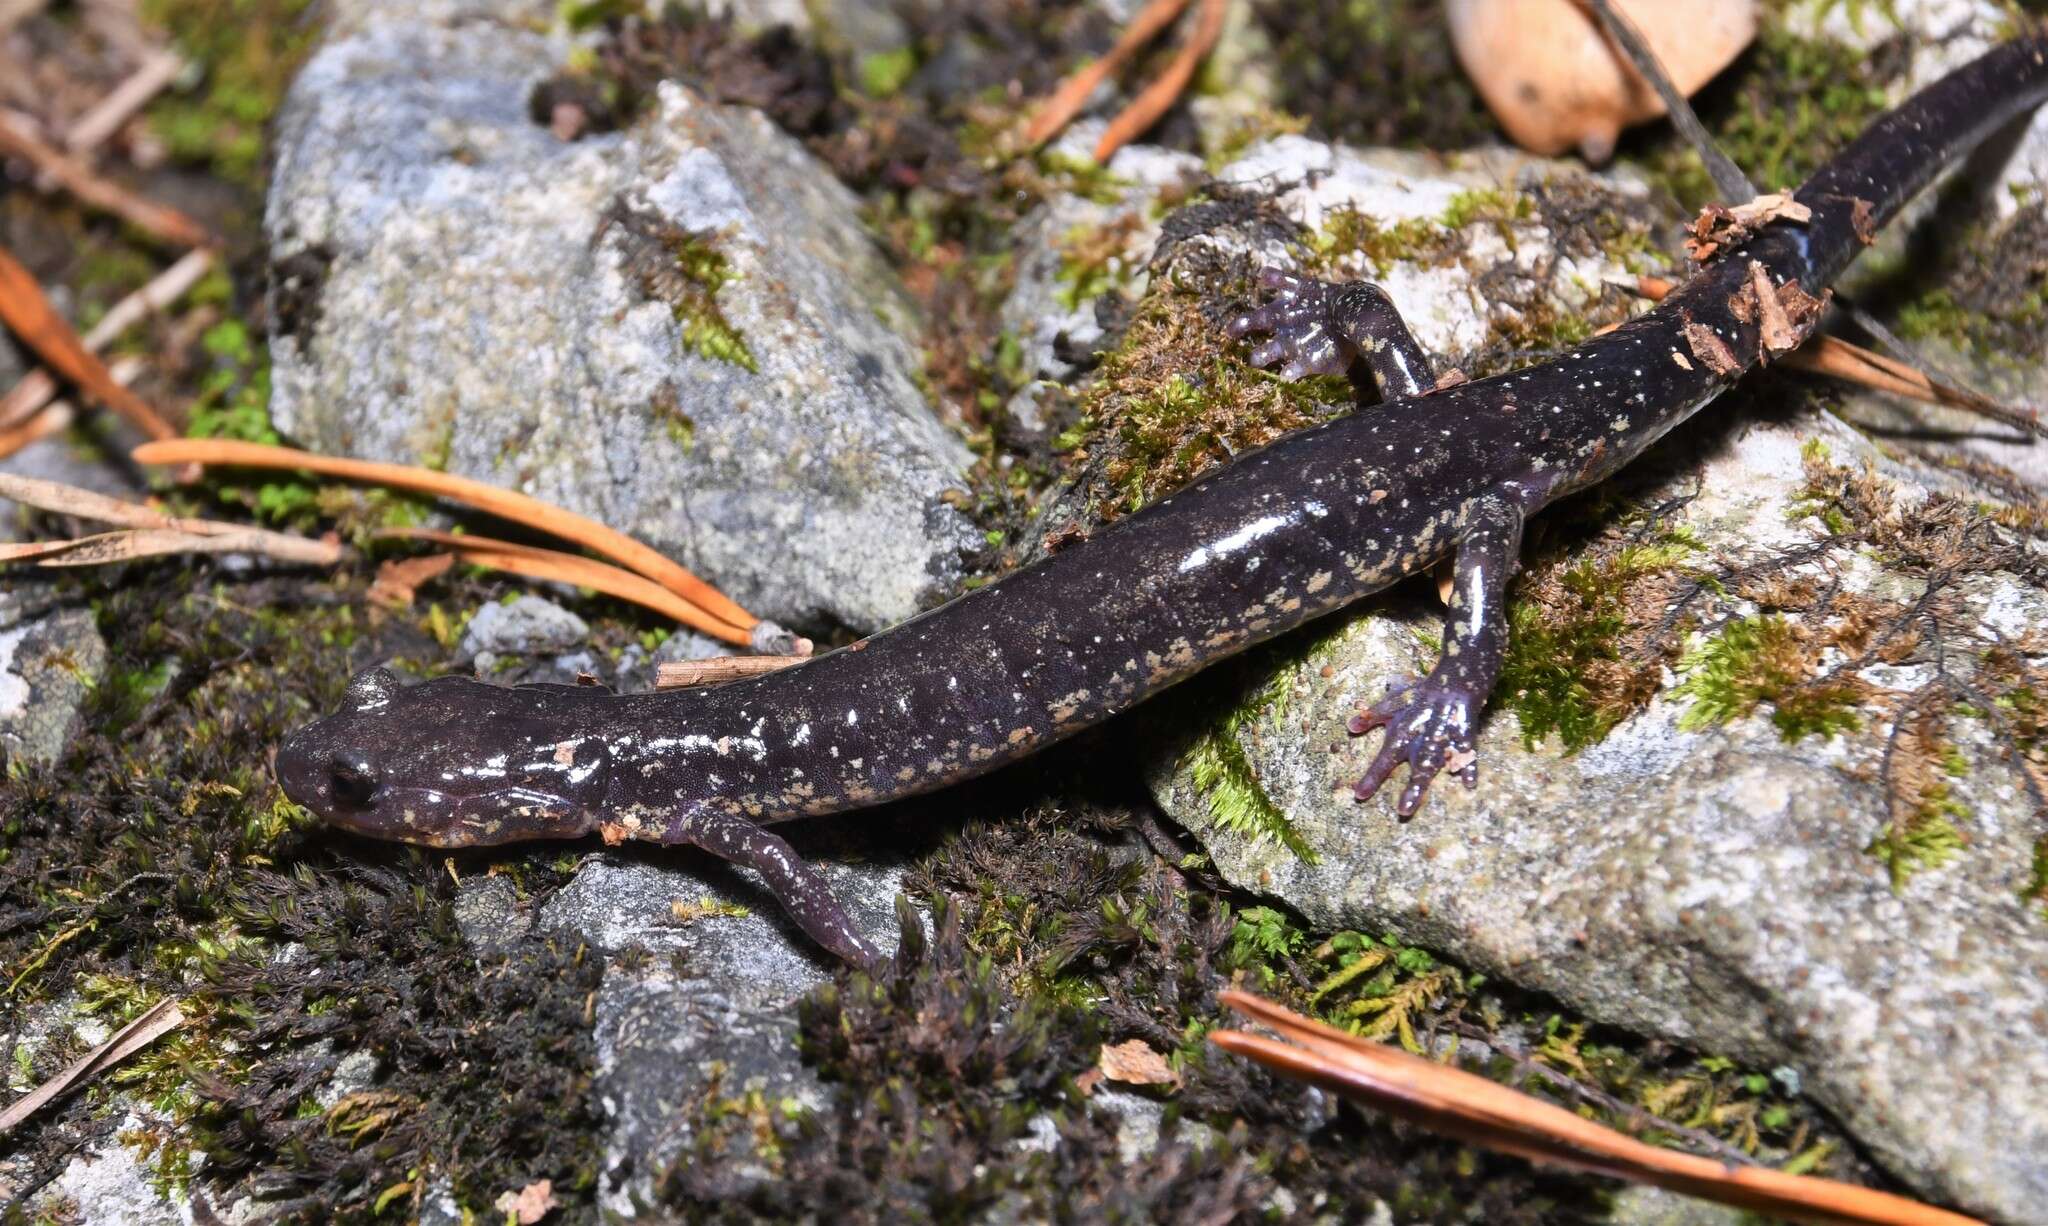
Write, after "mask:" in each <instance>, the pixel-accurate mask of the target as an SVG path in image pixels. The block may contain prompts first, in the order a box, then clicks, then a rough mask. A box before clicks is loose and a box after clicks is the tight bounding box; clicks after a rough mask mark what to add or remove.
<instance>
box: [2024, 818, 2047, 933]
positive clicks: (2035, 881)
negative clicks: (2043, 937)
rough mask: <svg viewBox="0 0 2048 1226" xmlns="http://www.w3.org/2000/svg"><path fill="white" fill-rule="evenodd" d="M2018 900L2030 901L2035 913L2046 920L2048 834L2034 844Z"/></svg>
mask: <svg viewBox="0 0 2048 1226" xmlns="http://www.w3.org/2000/svg"><path fill="white" fill-rule="evenodd" d="M2020 901H2022V902H2026V903H2031V904H2032V905H2033V908H2034V911H2035V913H2036V914H2038V915H2039V916H2040V917H2041V918H2042V919H2044V920H2048V835H2043V836H2042V837H2041V838H2040V839H2039V840H2038V841H2037V842H2035V844H2034V862H2033V863H2032V864H2031V865H2030V866H2029V867H2028V872H2027V884H2026V885H2025V886H2023V887H2021V889H2020Z"/></svg>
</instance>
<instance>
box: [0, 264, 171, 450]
mask: <svg viewBox="0 0 2048 1226" xmlns="http://www.w3.org/2000/svg"><path fill="white" fill-rule="evenodd" d="M0 322H5V323H6V325H7V326H8V327H10V328H12V329H13V330H14V333H15V335H17V336H19V337H20V338H21V339H22V341H23V343H25V344H26V345H28V347H29V348H31V349H33V350H35V351H36V354H37V356H39V357H41V358H42V360H43V361H44V362H45V363H46V364H47V365H49V366H50V368H51V369H53V370H55V371H56V372H57V373H58V374H60V375H62V376H64V377H65V378H66V379H69V380H71V381H72V382H73V383H76V384H77V385H78V386H79V387H80V388H81V389H82V390H83V391H84V392H85V393H86V394H87V395H89V396H91V397H92V398H93V399H94V400H97V401H99V402H100V403H102V404H104V405H106V406H107V407H108V408H110V409H112V410H114V411H115V412H116V413H119V414H120V415H121V416H123V417H125V418H127V419H128V420H129V421H130V422H131V423H133V424H134V426H135V428H136V429H138V430H141V431H142V432H143V433H144V434H147V435H149V436H150V437H151V438H158V439H166V438H175V437H177V434H178V431H177V429H176V428H175V427H174V426H172V425H171V423H170V422H168V421H165V420H164V419H163V417H162V416H161V415H160V414H159V413H158V412H157V411H156V410H155V409H153V408H151V407H149V404H148V402H146V401H144V400H143V399H142V397H140V396H138V395H136V394H135V393H134V392H131V391H129V390H128V389H127V388H125V387H123V386H121V385H120V384H119V383H116V382H115V381H114V378H113V376H112V375H110V374H108V373H107V368H106V367H105V366H104V365H102V364H101V363H100V360H99V359H98V358H96V357H94V356H93V355H92V354H91V353H90V352H88V351H87V349H86V348H85V345H84V344H83V343H81V342H80V340H79V338H78V333H77V332H74V331H73V330H72V328H71V325H70V324H68V323H65V322H64V319H63V317H62V316H60V315H58V314H57V312H56V310H55V308H53V307H51V305H50V300H49V299H48V298H45V297H44V296H43V289H42V287H41V286H40V285H37V284H36V279H35V278H34V277H32V276H30V275H29V271H28V269H26V268H23V267H22V266H21V263H20V261H18V260H16V259H15V258H14V256H13V255H11V254H10V253H9V252H8V251H7V250H6V249H5V248H0Z"/></svg>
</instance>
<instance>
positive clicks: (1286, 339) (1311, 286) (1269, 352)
mask: <svg viewBox="0 0 2048 1226" xmlns="http://www.w3.org/2000/svg"><path fill="white" fill-rule="evenodd" d="M1259 284H1260V286H1262V287H1264V288H1266V289H1269V290H1272V291H1274V293H1273V300H1272V301H1271V302H1268V303H1267V304H1266V305H1265V306H1262V307H1260V308H1258V309H1257V310H1255V311H1250V312H1247V313H1246V314H1243V315H1240V316H1238V317H1237V318H1236V319H1233V320H1231V321H1230V323H1229V325H1228V326H1226V327H1225V328H1224V332H1225V334H1226V335H1228V336H1229V337H1230V338H1231V339H1232V340H1241V339H1243V338H1244V337H1246V336H1249V335H1250V334H1252V333H1254V332H1260V333H1264V334H1265V335H1266V336H1267V338H1268V339H1267V341H1266V343H1265V344H1263V345H1260V346H1259V347H1258V348H1257V349H1254V350H1252V365H1254V366H1271V365H1272V364H1273V363H1275V362H1278V361H1281V360H1282V359H1285V361H1286V365H1284V366H1282V367H1281V368H1280V373H1281V374H1282V375H1285V376H1286V377H1287V378H1289V379H1299V378H1301V377H1302V376H1303V375H1342V374H1351V373H1352V366H1353V364H1354V363H1356V362H1359V361H1363V362H1364V363H1365V366H1366V369H1368V370H1370V371H1371V372H1372V375H1373V378H1374V379H1375V380H1377V381H1378V383H1379V394H1380V398H1381V399H1382V400H1399V399H1401V398H1402V397H1404V396H1419V395H1421V394H1422V393H1423V392H1425V391H1427V390H1428V389H1429V388H1431V387H1434V386H1435V383H1436V381H1435V379H1434V378H1432V377H1431V375H1430V373H1429V354H1428V353H1427V352H1425V351H1424V350H1423V348H1422V345H1421V344H1420V343H1419V342H1417V341H1416V339H1415V334H1414V333H1412V332H1410V331H1408V325H1407V324H1405V323H1403V322H1402V321H1401V312H1400V311H1398V310H1396V309H1395V308H1394V301H1393V299H1391V298H1389V297H1387V291H1385V290H1383V289H1381V288H1380V287H1379V286H1377V285H1374V284H1372V283H1371V282H1369V281H1351V282H1347V283H1345V284H1343V285H1333V284H1331V283H1330V282H1328V281H1318V280H1316V279H1314V278H1313V277H1304V276H1301V275H1300V274H1298V273H1291V272H1288V271H1286V270H1284V269H1279V268H1268V269H1265V270H1263V271H1261V272H1260V273H1259ZM1356 381H1358V380H1357V379H1356V376H1355V375H1354V382H1356ZM1361 390H1363V389H1362V388H1361Z"/></svg>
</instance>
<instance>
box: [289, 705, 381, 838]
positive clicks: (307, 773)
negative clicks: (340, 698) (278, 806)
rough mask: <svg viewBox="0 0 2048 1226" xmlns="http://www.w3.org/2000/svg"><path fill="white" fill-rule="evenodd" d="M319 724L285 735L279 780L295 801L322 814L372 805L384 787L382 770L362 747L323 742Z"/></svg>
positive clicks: (327, 815)
mask: <svg viewBox="0 0 2048 1226" xmlns="http://www.w3.org/2000/svg"><path fill="white" fill-rule="evenodd" d="M320 732H321V728H320V725H318V724H312V725H308V726H307V727H304V728H301V729H299V730H298V731H297V732H295V733H293V734H292V735H291V736H289V737H286V738H285V741H284V744H282V745H280V746H279V747H278V750H277V782H278V785H279V786H280V787H282V788H283V789H284V793H285V795H286V796H289V797H291V799H292V800H293V802H294V803H297V804H301V805H304V806H306V807H307V808H308V809H311V810H313V811H314V812H315V813H318V814H320V815H321V816H322V817H331V816H334V815H336V814H339V813H343V812H348V811H350V810H356V811H361V810H365V809H370V808H373V807H374V806H375V805H376V803H377V800H378V798H379V794H380V793H382V791H383V790H384V776H383V772H382V771H381V770H379V769H378V767H377V764H376V762H375V761H374V760H373V759H372V758H371V757H370V755H369V754H368V753H365V752H364V751H362V750H360V749H336V748H334V747H332V746H331V745H326V744H323V743H322V741H323V740H324V738H323V737H322V736H320V735H319V734H320Z"/></svg>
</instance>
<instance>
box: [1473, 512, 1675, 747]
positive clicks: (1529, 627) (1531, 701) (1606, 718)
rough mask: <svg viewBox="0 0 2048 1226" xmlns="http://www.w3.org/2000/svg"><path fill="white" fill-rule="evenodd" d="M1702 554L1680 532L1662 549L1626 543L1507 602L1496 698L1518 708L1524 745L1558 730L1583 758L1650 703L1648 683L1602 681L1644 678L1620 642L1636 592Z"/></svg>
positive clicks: (1669, 538) (1564, 743)
mask: <svg viewBox="0 0 2048 1226" xmlns="http://www.w3.org/2000/svg"><path fill="white" fill-rule="evenodd" d="M1697 548H1698V547H1697V546H1696V545H1695V544H1694V543H1693V542H1692V541H1691V540H1690V539H1689V538H1687V537H1684V536H1681V535H1677V534H1672V535H1669V536H1667V538H1666V539H1665V540H1664V541H1663V542H1662V543H1660V544H1655V545H1634V544H1631V545H1626V546H1623V547H1622V548H1621V549H1620V550H1618V551H1616V552H1615V553H1613V554H1611V555H1608V556H1604V557H1590V558H1585V559H1582V560H1580V561H1578V562H1575V563H1573V564H1572V565H1570V566H1569V567H1567V568H1565V569H1564V570H1563V571H1562V572H1561V573H1560V574H1559V576H1558V581H1557V583H1556V584H1555V585H1554V586H1552V585H1544V586H1543V587H1542V588H1541V589H1540V596H1532V595H1522V594H1518V595H1517V596H1516V598H1515V599H1514V600H1512V601H1511V602H1510V603H1509V605H1508V650H1507V657H1506V659H1505V660H1504V661H1503V663H1502V666H1501V675H1500V683H1499V685H1498V687H1497V688H1496V690H1495V693H1497V694H1499V695H1501V696H1502V697H1503V698H1504V699H1505V700H1506V702H1507V704H1508V706H1509V708H1510V709H1511V710H1513V711H1514V713H1515V718H1516V721H1517V722H1518V723H1519V724H1520V725H1521V729H1522V740H1523V743H1524V744H1525V745H1527V746H1528V747H1529V748H1531V749H1534V748H1535V747H1536V746H1537V745H1538V744H1540V743H1541V742H1542V741H1543V738H1545V737H1546V736H1549V735H1550V734H1551V733H1553V732H1554V733H1556V734H1557V736H1558V739H1559V740H1560V741H1561V742H1563V745H1564V750H1565V752H1566V753H1568V754H1570V753H1577V752H1578V751H1579V750H1581V749H1584V748H1585V747H1586V746H1588V745H1593V744H1596V743H1598V742H1599V741H1601V740H1603V739H1605V737H1606V736H1607V734H1608V733H1609V732H1611V731H1613V730H1614V728H1615V726H1616V725H1617V724H1619V723H1620V722H1621V721H1622V720H1624V719H1626V718H1627V717H1628V716H1629V715H1630V714H1632V713H1633V712H1634V711H1635V710H1636V709H1637V708H1638V707H1639V706H1640V705H1641V703H1642V702H1643V701H1646V700H1647V698H1648V694H1647V693H1645V692H1643V691H1644V689H1645V687H1644V686H1643V685H1642V684H1639V683H1638V684H1621V685H1612V684H1604V683H1605V682H1608V681H1611V680H1614V679H1615V678H1617V677H1621V678H1623V679H1625V680H1633V681H1637V682H1639V681H1640V678H1639V677H1637V676H1636V674H1635V673H1634V671H1633V670H1631V669H1629V668H1627V667H1626V665H1627V664H1628V663H1631V662H1633V661H1630V660H1629V659H1628V653H1627V652H1626V648H1625V644H1624V642H1623V635H1624V632H1625V631H1627V630H1628V629H1629V627H1630V624H1631V616H1630V610H1631V599H1630V597H1631V589H1632V587H1633V586H1634V584H1635V583H1636V581H1638V580H1640V579H1642V578H1644V577H1646V576H1650V575H1657V574H1662V573H1665V572H1667V571H1670V570H1672V569H1673V568H1675V567H1677V566H1678V565H1679V564H1680V563H1681V562H1682V561H1684V560H1685V558H1686V557H1687V556H1689V555H1690V554H1692V553H1693V552H1695V551H1696V549H1697ZM1649 663H1651V664H1655V661H1654V660H1653V661H1649ZM1649 688H1654V682H1652V683H1651V686H1650V687H1649Z"/></svg>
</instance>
